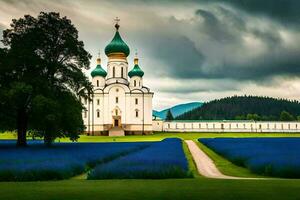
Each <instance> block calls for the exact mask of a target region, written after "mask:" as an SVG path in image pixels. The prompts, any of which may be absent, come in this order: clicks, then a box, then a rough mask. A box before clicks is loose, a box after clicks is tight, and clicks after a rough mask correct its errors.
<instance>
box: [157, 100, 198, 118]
mask: <svg viewBox="0 0 300 200" xmlns="http://www.w3.org/2000/svg"><path fill="white" fill-rule="evenodd" d="M202 104H203V103H201V102H191V103H185V104H178V105H176V106H173V107H171V108H167V109H164V110H162V111H156V110H153V115H154V116H157V117H159V118H161V119H165V117H166V114H167V111H168V110H169V109H171V112H172V114H173V117H177V116H179V115H181V114H183V113H185V112H188V111H190V110H193V109H195V108H198V107H200V106H202Z"/></svg>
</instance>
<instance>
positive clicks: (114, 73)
mask: <svg viewBox="0 0 300 200" xmlns="http://www.w3.org/2000/svg"><path fill="white" fill-rule="evenodd" d="M115 76H116V69H115V67H113V77H115Z"/></svg>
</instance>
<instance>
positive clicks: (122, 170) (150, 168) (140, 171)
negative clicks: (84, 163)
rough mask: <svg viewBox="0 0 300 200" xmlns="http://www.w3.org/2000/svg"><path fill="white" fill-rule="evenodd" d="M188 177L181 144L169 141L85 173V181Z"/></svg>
mask: <svg viewBox="0 0 300 200" xmlns="http://www.w3.org/2000/svg"><path fill="white" fill-rule="evenodd" d="M191 176H192V175H191V174H190V173H189V171H188V162H187V160H186V157H185V154H184V151H183V148H182V141H181V140H180V139H177V138H169V139H164V140H163V141H161V142H156V143H154V144H152V145H151V146H150V147H148V148H145V149H143V150H141V151H138V152H135V153H132V154H128V155H126V156H123V157H120V158H118V159H116V160H113V161H111V162H108V163H105V164H103V165H97V166H96V168H95V169H93V170H92V171H91V172H90V173H89V174H88V179H123V178H127V179H133V178H134V179H139V178H143V179H144V178H148V179H162V178H186V177H191Z"/></svg>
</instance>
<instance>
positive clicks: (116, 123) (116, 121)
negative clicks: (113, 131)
mask: <svg viewBox="0 0 300 200" xmlns="http://www.w3.org/2000/svg"><path fill="white" fill-rule="evenodd" d="M117 126H119V120H118V119H115V125H114V127H117Z"/></svg>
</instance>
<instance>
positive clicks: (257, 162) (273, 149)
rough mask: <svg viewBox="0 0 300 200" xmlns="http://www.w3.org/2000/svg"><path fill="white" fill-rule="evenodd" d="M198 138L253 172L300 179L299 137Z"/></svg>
mask: <svg viewBox="0 0 300 200" xmlns="http://www.w3.org/2000/svg"><path fill="white" fill-rule="evenodd" d="M199 141H200V142H201V143H203V144H204V145H206V146H207V147H209V148H211V149H212V150H214V151H215V152H216V153H218V154H220V155H222V156H223V157H225V158H227V159H228V160H230V161H231V162H233V163H235V164H237V165H240V166H243V167H247V168H248V169H250V170H251V171H253V172H255V173H258V174H262V175H267V176H274V177H285V178H300V138H214V139H208V138H205V139H199Z"/></svg>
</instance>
